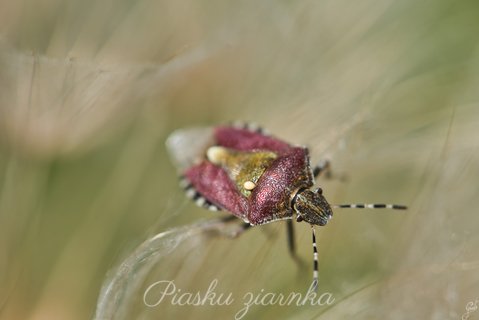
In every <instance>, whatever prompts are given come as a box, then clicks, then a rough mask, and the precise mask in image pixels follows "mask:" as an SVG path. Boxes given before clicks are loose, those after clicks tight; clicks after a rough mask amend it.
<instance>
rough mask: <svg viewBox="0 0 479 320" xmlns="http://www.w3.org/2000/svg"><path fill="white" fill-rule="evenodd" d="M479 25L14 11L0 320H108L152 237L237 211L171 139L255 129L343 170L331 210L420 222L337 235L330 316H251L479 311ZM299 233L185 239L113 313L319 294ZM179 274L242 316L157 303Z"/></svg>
mask: <svg viewBox="0 0 479 320" xmlns="http://www.w3.org/2000/svg"><path fill="white" fill-rule="evenodd" d="M478 32H479V3H478V2H477V1H472V0H471V1H453V0H436V1H421V2H418V1H412V0H401V1H392V0H386V1H385V0H365V1H356V2H351V1H336V0H334V1H333V0H324V1H312V0H311V1H214V0H213V1H207V0H204V1H203V0H200V1H188V0H186V1H157V0H155V1H153V0H139V1H129V0H128V1H127V0H117V1H91V0H87V1H64V0H35V1H30V0H26V1H12V0H4V1H1V2H0V318H1V319H32V320H40V319H48V320H54V319H73V320H75V319H88V318H92V317H94V315H95V310H96V304H97V300H98V298H99V295H100V290H101V287H102V285H103V283H108V281H111V280H108V279H111V274H114V273H115V270H116V269H115V268H117V266H118V265H119V264H121V262H122V261H125V259H126V258H127V257H129V256H130V255H131V254H132V253H133V252H134V251H135V250H137V249H136V248H138V246H139V245H140V244H141V243H142V242H143V241H145V240H147V239H151V237H152V236H154V235H155V234H157V233H160V232H164V231H166V230H170V229H172V228H175V227H179V226H187V227H186V228H187V229H184V230H188V228H189V227H188V226H191V225H192V224H193V223H195V222H197V221H199V220H201V219H207V218H214V217H218V216H219V214H217V213H212V212H207V211H204V210H202V209H200V208H196V207H195V206H194V205H193V204H191V203H189V202H188V201H186V200H185V197H184V195H183V193H182V191H181V190H180V188H179V187H178V186H177V178H176V171H175V168H174V166H173V164H172V163H170V161H169V159H168V156H167V153H166V150H165V147H164V141H165V139H166V138H167V137H168V134H169V133H170V132H172V131H173V130H175V129H178V128H182V127H191V126H209V125H215V124H218V123H225V122H227V121H230V120H237V119H240V120H246V121H254V122H257V123H260V124H262V126H264V127H265V128H266V129H268V130H269V131H270V132H272V133H273V134H275V135H276V136H278V137H281V138H283V139H286V140H288V141H291V142H292V143H296V144H302V145H307V146H309V147H310V148H311V156H312V159H313V161H314V160H316V161H319V160H320V159H323V158H329V159H330V160H331V161H332V165H333V171H334V172H336V173H338V174H339V175H343V176H345V177H346V179H343V180H341V179H333V180H324V179H322V180H320V182H319V184H320V185H321V186H322V187H323V189H324V190H325V191H324V192H325V195H326V196H327V198H328V199H329V200H330V202H332V203H348V202H393V203H401V204H407V205H408V206H409V207H410V209H409V210H408V211H407V212H401V213H398V212H391V211H385V210H378V211H351V210H349V211H347V210H342V211H340V210H337V211H336V212H335V217H334V219H333V220H332V221H331V222H330V224H328V226H326V227H324V228H321V229H320V230H318V238H319V239H318V240H319V252H320V254H319V258H320V263H319V267H320V291H323V292H325V291H328V292H331V293H332V294H333V295H334V297H335V299H336V300H335V303H334V304H333V305H332V306H330V307H318V306H303V307H296V306H289V307H286V306H278V305H276V306H255V307H252V308H251V310H250V311H249V312H248V314H247V315H246V316H245V317H244V319H259V318H261V319H292V318H294V319H317V318H319V319H323V318H324V319H350V318H352V317H354V318H355V319H384V318H386V319H404V318H409V319H458V318H460V317H461V316H463V315H464V314H465V313H466V307H467V305H468V303H470V302H474V301H476V299H478V298H479V272H478V269H479V254H478V252H479V251H478V247H479V235H478V232H477V231H478V230H479V217H478V209H477V207H478V204H477V199H478V195H479V193H478V191H479V190H478V178H479V148H478V147H479V90H478V88H479V51H478V48H479V47H478V43H479V38H478ZM191 228H193V227H191ZM284 230H285V226H284V222H278V223H273V224H270V225H267V226H264V227H258V228H253V229H252V230H249V231H248V232H247V233H245V234H243V235H242V236H240V237H239V238H237V239H229V238H227V237H223V236H218V235H212V234H203V233H198V234H195V235H193V236H191V237H187V238H186V239H183V240H184V241H181V243H179V244H178V246H177V247H175V250H172V251H171V252H166V251H162V252H161V254H163V256H162V259H159V260H158V261H154V262H155V263H152V262H150V263H147V264H144V265H142V266H140V267H139V268H140V269H142V268H143V269H144V268H146V266H148V268H146V269H144V270H147V276H146V278H142V277H136V278H135V277H134V276H132V277H131V279H129V280H128V281H129V284H131V285H133V286H136V288H137V293H136V294H135V293H134V292H133V293H131V292H130V294H129V295H128V296H127V298H126V299H125V300H123V301H122V303H121V312H119V313H118V314H117V315H115V317H114V318H115V319H174V318H175V319H176V318H182V319H186V318H188V319H211V318H217V319H233V318H234V315H235V313H236V312H237V311H238V310H239V309H240V308H241V307H242V301H241V298H242V296H243V294H245V293H246V292H248V291H251V292H253V293H255V292H256V293H257V292H260V290H261V289H264V290H265V292H276V293H280V292H282V293H289V292H291V291H297V292H306V290H307V288H308V286H309V283H310V280H311V263H310V262H311V259H312V254H311V243H310V237H311V234H310V228H309V226H308V225H305V224H297V225H296V233H297V246H298V252H299V255H300V257H301V258H302V259H303V261H304V268H298V266H297V265H296V264H295V263H294V261H293V260H292V259H291V258H290V257H289V255H288V252H287V247H286V237H285V232H284ZM109 270H110V272H109V273H108V271H109ZM107 273H108V274H110V278H109V277H107ZM164 279H170V280H174V281H175V283H176V284H177V286H178V288H181V290H182V292H184V291H189V292H196V291H198V290H199V291H200V292H205V291H206V288H207V287H208V285H209V283H210V282H211V281H212V280H213V279H218V281H219V284H218V287H217V292H226V293H228V292H232V293H233V295H234V296H235V299H236V301H235V303H234V304H233V305H231V306H221V307H219V306H202V307H188V306H183V307H179V306H173V305H171V304H170V303H162V304H161V305H159V306H158V307H155V308H148V307H146V306H145V305H144V304H143V302H142V292H143V291H144V290H145V289H146V288H147V287H148V285H149V284H151V283H153V282H154V281H158V280H164ZM470 312H471V313H469V314H467V315H466V316H468V317H470V318H471V319H474V318H478V317H479V311H474V310H472V311H470Z"/></svg>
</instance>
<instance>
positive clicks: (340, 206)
mask: <svg viewBox="0 0 479 320" xmlns="http://www.w3.org/2000/svg"><path fill="white" fill-rule="evenodd" d="M331 207H333V208H336V209H343V208H348V209H349V208H351V209H392V210H407V206H405V205H402V204H385V203H349V204H333V205H331ZM311 231H312V234H313V284H312V288H313V290H314V291H317V290H318V282H319V277H318V273H319V272H318V247H317V244H316V232H315V230H314V225H311Z"/></svg>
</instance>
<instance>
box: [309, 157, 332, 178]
mask: <svg viewBox="0 0 479 320" xmlns="http://www.w3.org/2000/svg"><path fill="white" fill-rule="evenodd" d="M322 173H324V174H325V176H326V178H328V179H329V178H331V164H330V162H329V160H322V161H320V162H319V163H318V164H317V165H316V166H315V167H314V168H313V176H314V178H317V177H319V175H320V174H322Z"/></svg>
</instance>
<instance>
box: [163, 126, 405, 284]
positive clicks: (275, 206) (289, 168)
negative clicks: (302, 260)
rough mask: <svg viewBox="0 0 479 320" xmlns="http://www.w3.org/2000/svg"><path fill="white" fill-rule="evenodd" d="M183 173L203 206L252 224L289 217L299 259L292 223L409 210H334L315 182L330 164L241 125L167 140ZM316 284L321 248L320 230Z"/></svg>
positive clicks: (180, 134) (193, 196)
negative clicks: (350, 213) (343, 213)
mask: <svg viewBox="0 0 479 320" xmlns="http://www.w3.org/2000/svg"><path fill="white" fill-rule="evenodd" d="M167 146H168V148H169V151H170V154H171V156H172V158H173V160H174V162H175V163H176V164H177V165H178V167H179V169H180V171H181V176H182V180H181V185H182V187H183V188H184V189H185V191H186V194H187V196H188V197H189V198H191V199H193V200H194V201H195V203H196V204H197V205H199V206H201V207H204V208H207V209H210V210H214V211H218V210H225V211H228V212H230V213H232V214H233V215H234V216H236V217H238V218H240V219H242V220H243V221H244V222H245V223H246V224H245V225H247V226H255V225H261V224H265V223H269V222H273V221H278V220H284V219H288V235H289V243H290V245H289V247H290V251H291V252H292V254H293V255H294V241H293V239H292V236H293V229H292V224H291V220H292V219H296V221H298V222H301V221H305V222H307V223H309V224H311V226H312V227H313V226H314V225H319V226H324V225H326V224H327V223H328V221H329V220H330V219H331V217H332V215H333V211H332V209H331V207H337V208H389V209H406V207H405V206H402V205H383V204H348V205H336V206H331V205H330V204H329V203H328V201H327V200H326V199H325V198H324V196H323V194H322V190H321V188H317V189H315V190H311V187H313V185H314V182H315V178H316V177H317V176H318V175H319V174H320V173H322V172H324V171H326V170H328V169H329V163H328V162H327V161H323V162H321V163H320V164H319V165H318V166H316V167H311V164H310V160H309V151H308V149H307V148H305V147H300V146H293V145H291V144H289V143H286V142H284V141H282V140H280V139H277V138H274V137H272V136H269V135H268V134H266V133H264V131H263V130H262V129H261V128H259V127H258V126H255V125H251V124H235V125H229V126H219V127H214V128H195V129H185V130H179V131H176V132H174V133H173V134H172V135H171V136H170V137H169V138H168V140H167ZM312 231H313V247H314V281H316V283H317V264H318V263H317V249H316V241H315V239H316V238H315V234H314V228H313V229H312Z"/></svg>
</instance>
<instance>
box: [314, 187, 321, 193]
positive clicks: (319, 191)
mask: <svg viewBox="0 0 479 320" xmlns="http://www.w3.org/2000/svg"><path fill="white" fill-rule="evenodd" d="M314 192H315V193H317V194H323V189H321V188H318V189H316V190H315V191H314Z"/></svg>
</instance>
